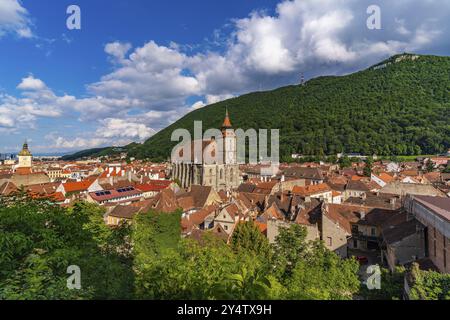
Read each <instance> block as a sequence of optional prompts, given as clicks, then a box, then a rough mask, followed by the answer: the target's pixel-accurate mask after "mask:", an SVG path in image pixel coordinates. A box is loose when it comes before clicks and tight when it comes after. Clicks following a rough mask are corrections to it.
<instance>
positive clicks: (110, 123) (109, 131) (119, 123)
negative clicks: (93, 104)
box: [96, 118, 155, 141]
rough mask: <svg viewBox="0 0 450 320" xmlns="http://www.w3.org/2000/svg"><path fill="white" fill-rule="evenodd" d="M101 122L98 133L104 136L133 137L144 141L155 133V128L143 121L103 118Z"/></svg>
mask: <svg viewBox="0 0 450 320" xmlns="http://www.w3.org/2000/svg"><path fill="white" fill-rule="evenodd" d="M135 121H136V120H135ZM101 124H102V126H101V127H100V128H98V129H97V132H96V133H97V135H98V136H100V137H103V138H131V139H137V140H139V141H144V140H146V139H147V138H149V137H150V136H152V135H153V134H154V133H155V130H153V129H151V128H149V127H147V126H146V125H145V124H143V123H138V122H134V121H127V120H124V119H114V118H109V119H105V120H102V121H101Z"/></svg>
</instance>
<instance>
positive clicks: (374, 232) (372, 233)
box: [370, 228, 376, 236]
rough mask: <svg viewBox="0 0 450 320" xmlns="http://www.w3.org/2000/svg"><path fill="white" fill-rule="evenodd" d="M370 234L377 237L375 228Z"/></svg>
mask: <svg viewBox="0 0 450 320" xmlns="http://www.w3.org/2000/svg"><path fill="white" fill-rule="evenodd" d="M370 234H371V235H372V236H375V235H376V229H375V228H372V229H370Z"/></svg>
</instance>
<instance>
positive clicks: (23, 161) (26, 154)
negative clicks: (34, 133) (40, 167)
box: [18, 141, 33, 169]
mask: <svg viewBox="0 0 450 320" xmlns="http://www.w3.org/2000/svg"><path fill="white" fill-rule="evenodd" d="M32 158H33V155H32V154H31V152H30V150H28V143H27V142H26V141H25V143H24V144H23V147H22V151H20V152H19V165H18V168H30V169H31V161H32Z"/></svg>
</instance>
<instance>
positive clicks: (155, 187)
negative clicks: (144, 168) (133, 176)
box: [136, 180, 172, 192]
mask: <svg viewBox="0 0 450 320" xmlns="http://www.w3.org/2000/svg"><path fill="white" fill-rule="evenodd" d="M171 183H172V181H168V180H151V181H150V182H149V183H144V184H138V185H136V189H138V190H140V191H142V192H151V191H161V190H164V189H166V188H168V187H169V186H170V184H171Z"/></svg>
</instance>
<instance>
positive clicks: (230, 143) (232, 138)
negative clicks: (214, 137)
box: [222, 109, 237, 164]
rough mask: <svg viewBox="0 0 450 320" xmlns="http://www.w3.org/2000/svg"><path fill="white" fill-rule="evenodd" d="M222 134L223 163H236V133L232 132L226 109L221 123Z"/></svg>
mask: <svg viewBox="0 0 450 320" xmlns="http://www.w3.org/2000/svg"><path fill="white" fill-rule="evenodd" d="M222 134H223V144H224V146H223V148H224V150H223V151H224V163H225V164H236V163H237V147H236V134H235V133H234V130H233V127H232V125H231V121H230V116H229V114H228V109H227V111H226V114H225V120H224V121H223V125H222Z"/></svg>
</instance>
